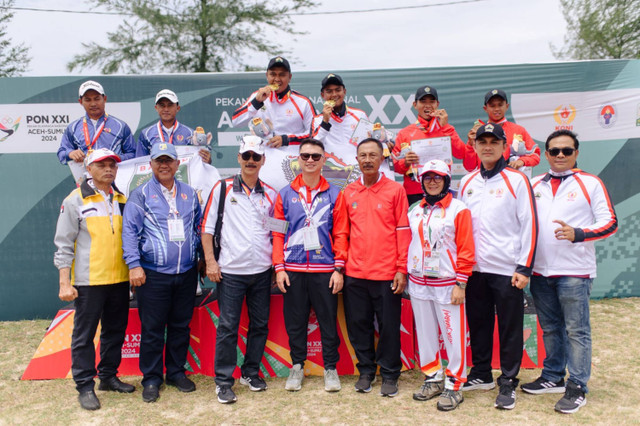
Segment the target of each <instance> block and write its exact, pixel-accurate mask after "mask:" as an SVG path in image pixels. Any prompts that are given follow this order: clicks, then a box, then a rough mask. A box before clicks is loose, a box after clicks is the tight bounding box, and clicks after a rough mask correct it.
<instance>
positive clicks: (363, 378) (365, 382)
mask: <svg viewBox="0 0 640 426" xmlns="http://www.w3.org/2000/svg"><path fill="white" fill-rule="evenodd" d="M375 382H376V375H375V374H361V375H360V378H359V379H358V381H357V382H356V386H355V388H356V392H360V393H369V392H371V389H372V387H371V385H372V384H374V383H375Z"/></svg>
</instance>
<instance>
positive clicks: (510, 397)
mask: <svg viewBox="0 0 640 426" xmlns="http://www.w3.org/2000/svg"><path fill="white" fill-rule="evenodd" d="M516 386H518V384H517V383H516V382H515V381H514V380H505V381H504V382H503V383H502V384H501V385H500V392H499V393H498V397H497V398H496V403H495V404H494V405H493V406H494V407H496V408H499V409H501V410H513V409H514V408H515V407H516Z"/></svg>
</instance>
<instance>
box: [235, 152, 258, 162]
mask: <svg viewBox="0 0 640 426" xmlns="http://www.w3.org/2000/svg"><path fill="white" fill-rule="evenodd" d="M240 156H241V157H242V159H243V160H244V161H249V159H253V161H255V162H258V161H260V160H262V155H260V154H256V153H255V152H251V151H246V152H243V153H242V154H240Z"/></svg>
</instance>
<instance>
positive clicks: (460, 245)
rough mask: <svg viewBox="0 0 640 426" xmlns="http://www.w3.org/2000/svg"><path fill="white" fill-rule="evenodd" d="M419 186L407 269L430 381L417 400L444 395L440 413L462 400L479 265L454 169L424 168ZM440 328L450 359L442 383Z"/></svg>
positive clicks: (412, 211)
mask: <svg viewBox="0 0 640 426" xmlns="http://www.w3.org/2000/svg"><path fill="white" fill-rule="evenodd" d="M420 182H421V186H422V188H423V191H424V192H425V196H424V198H423V199H422V201H420V202H417V203H415V204H414V205H413V206H411V207H410V208H409V213H408V214H409V225H410V227H411V237H412V238H411V244H410V245H409V255H408V264H407V270H408V273H409V294H410V295H411V305H412V307H413V314H414V317H415V322H416V334H417V337H418V348H419V352H420V369H421V370H422V372H423V373H424V374H425V376H426V378H425V381H424V383H423V385H422V387H421V388H420V390H419V391H418V392H416V393H415V394H414V395H413V397H414V399H416V400H420V401H424V400H427V399H430V398H433V397H434V396H436V395H439V394H442V395H441V396H440V400H439V401H438V409H439V410H444V411H449V410H453V409H455V408H456V407H457V406H458V405H459V404H460V403H461V402H462V401H463V397H462V393H461V392H460V389H461V387H462V385H463V384H464V382H465V381H466V377H467V363H466V346H467V345H466V343H467V327H466V318H465V304H464V298H465V288H466V283H467V278H468V277H469V275H471V271H472V268H473V265H474V263H475V246H474V243H473V233H472V225H471V223H472V222H471V213H470V212H469V209H467V207H466V206H465V205H464V203H462V202H461V201H459V200H456V199H454V198H453V196H452V194H451V193H450V192H449V185H450V183H451V171H450V170H449V166H447V165H446V164H445V163H444V162H443V161H441V160H432V161H430V162H428V163H427V164H425V165H424V167H423V168H422V171H421V173H420ZM438 327H440V330H441V331H442V337H443V339H444V346H445V349H446V351H447V358H448V361H449V362H448V365H447V368H446V370H445V372H444V374H446V376H447V378H446V380H444V383H443V371H442V363H441V360H440V342H439V333H438Z"/></svg>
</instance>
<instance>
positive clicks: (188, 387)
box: [167, 376, 196, 392]
mask: <svg viewBox="0 0 640 426" xmlns="http://www.w3.org/2000/svg"><path fill="white" fill-rule="evenodd" d="M167 385H169V386H173V387H176V388H178V390H179V391H180V392H193V391H194V390H196V384H195V383H193V381H192V380H191V379H189V378H188V377H187V376H181V377H178V378H176V379H173V380H170V379H167Z"/></svg>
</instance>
